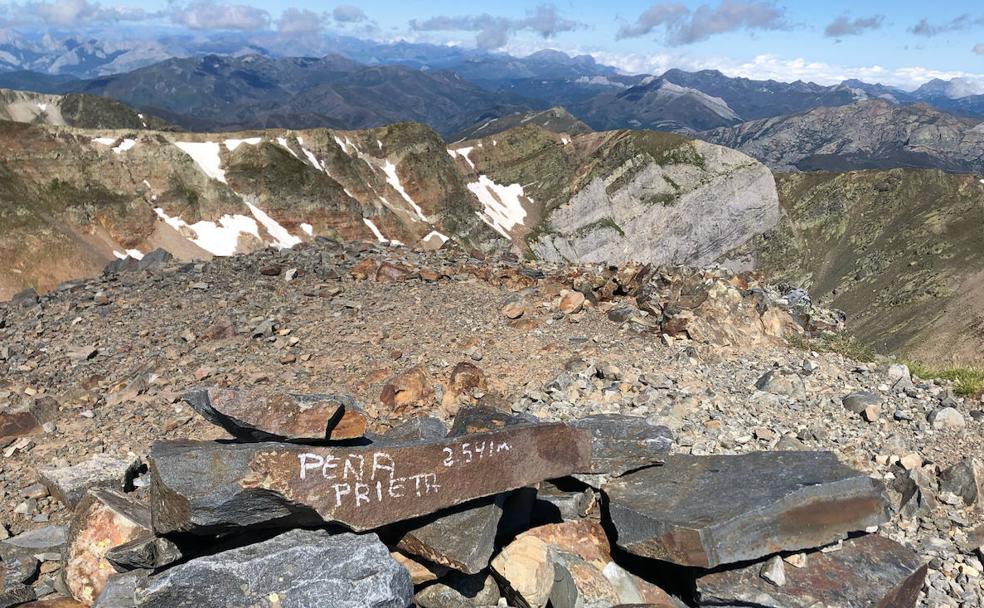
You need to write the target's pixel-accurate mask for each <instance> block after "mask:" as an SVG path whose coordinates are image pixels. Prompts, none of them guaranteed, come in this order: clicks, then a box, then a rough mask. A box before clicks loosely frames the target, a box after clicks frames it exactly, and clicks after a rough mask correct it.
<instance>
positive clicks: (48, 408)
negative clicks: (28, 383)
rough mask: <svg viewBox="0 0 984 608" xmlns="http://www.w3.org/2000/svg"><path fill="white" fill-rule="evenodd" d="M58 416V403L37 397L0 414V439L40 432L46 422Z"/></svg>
mask: <svg viewBox="0 0 984 608" xmlns="http://www.w3.org/2000/svg"><path fill="white" fill-rule="evenodd" d="M57 415H58V402H57V401H55V400H54V399H52V398H51V397H38V398H37V399H34V400H33V401H30V402H28V403H23V404H21V405H18V406H15V407H11V408H7V409H6V410H4V411H3V412H0V439H6V438H8V437H24V436H25V435H32V434H35V433H38V432H40V431H41V427H42V426H43V425H44V424H45V423H46V422H51V421H53V420H54V419H55V417H56V416H57Z"/></svg>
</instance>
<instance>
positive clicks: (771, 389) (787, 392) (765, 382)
mask: <svg viewBox="0 0 984 608" xmlns="http://www.w3.org/2000/svg"><path fill="white" fill-rule="evenodd" d="M755 388H757V389H758V390H760V391H765V392H767V393H772V394H774V395H784V396H786V397H789V398H791V399H803V398H804V397H806V383H805V382H804V381H803V377H802V376H800V375H799V374H797V373H794V372H783V371H779V370H775V369H773V370H769V371H767V372H766V373H765V374H764V375H763V376H762V377H761V378H759V379H758V382H756V383H755Z"/></svg>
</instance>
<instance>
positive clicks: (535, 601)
mask: <svg viewBox="0 0 984 608" xmlns="http://www.w3.org/2000/svg"><path fill="white" fill-rule="evenodd" d="M492 571H493V572H495V574H496V576H497V577H498V579H499V580H500V581H501V582H502V583H503V587H504V590H505V591H506V597H507V598H508V599H509V600H510V601H511V602H512V603H513V604H515V605H518V606H521V607H522V608H543V607H544V606H546V605H547V601H548V600H549V599H550V590H551V589H552V588H553V581H554V568H553V558H552V556H551V555H550V547H548V546H547V544H546V543H544V542H543V541H542V540H540V539H539V538H536V537H534V536H526V537H523V538H517V539H516V540H514V541H513V542H511V543H509V545H508V546H507V547H505V548H504V549H503V550H502V552H501V553H499V555H497V556H496V557H495V559H494V560H492Z"/></svg>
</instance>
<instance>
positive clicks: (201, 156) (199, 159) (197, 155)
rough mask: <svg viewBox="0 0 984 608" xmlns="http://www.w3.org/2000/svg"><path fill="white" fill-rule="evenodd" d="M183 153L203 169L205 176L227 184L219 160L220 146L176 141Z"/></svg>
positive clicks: (210, 143)
mask: <svg viewBox="0 0 984 608" xmlns="http://www.w3.org/2000/svg"><path fill="white" fill-rule="evenodd" d="M174 145H176V146H177V147H178V148H180V149H181V151H182V152H184V153H185V154H187V155H188V156H190V157H191V159H192V160H194V161H195V163H197V164H198V166H199V167H200V168H201V170H202V171H203V172H204V173H205V175H207V176H209V177H211V178H212V179H217V180H219V181H220V182H222V183H223V184H225V183H227V182H226V179H225V171H223V170H222V168H221V162H220V160H219V144H218V143H216V142H213V141H206V142H191V141H176V142H174Z"/></svg>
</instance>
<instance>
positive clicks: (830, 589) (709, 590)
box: [697, 534, 926, 608]
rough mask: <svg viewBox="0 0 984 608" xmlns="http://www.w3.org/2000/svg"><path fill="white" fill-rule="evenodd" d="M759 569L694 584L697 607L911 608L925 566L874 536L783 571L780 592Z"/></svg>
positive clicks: (749, 568) (813, 555)
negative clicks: (842, 607)
mask: <svg viewBox="0 0 984 608" xmlns="http://www.w3.org/2000/svg"><path fill="white" fill-rule="evenodd" d="M761 569H762V564H761V563H754V564H751V565H748V566H745V567H742V568H737V569H731V570H723V571H720V572H715V573H712V574H707V575H706V576H703V577H701V578H699V579H697V594H698V606H708V607H710V606H748V605H767V606H784V607H785V606H788V607H789V608H807V607H812V606H873V607H882V608H913V606H915V605H916V600H917V599H918V597H919V591H920V590H921V589H922V586H923V581H924V580H925V578H926V565H925V564H923V563H922V560H921V559H920V558H919V556H918V555H916V554H915V553H914V552H913V551H912V550H910V549H907V548H905V547H903V546H902V545H899V544H898V543H895V542H893V541H891V540H889V539H887V538H884V537H881V536H876V535H873V534H870V535H867V536H862V537H859V538H853V539H849V540H846V541H844V543H843V545H842V546H841V548H840V549H839V550H838V551H832V552H829V553H823V552H820V551H816V552H813V553H810V554H809V555H808V559H807V560H806V565H805V566H804V567H803V568H785V572H784V573H785V577H786V582H785V584H784V585H782V586H781V587H779V586H776V585H774V584H773V583H770V582H768V581H766V580H765V579H763V578H762V576H761V575H760V571H761Z"/></svg>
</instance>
